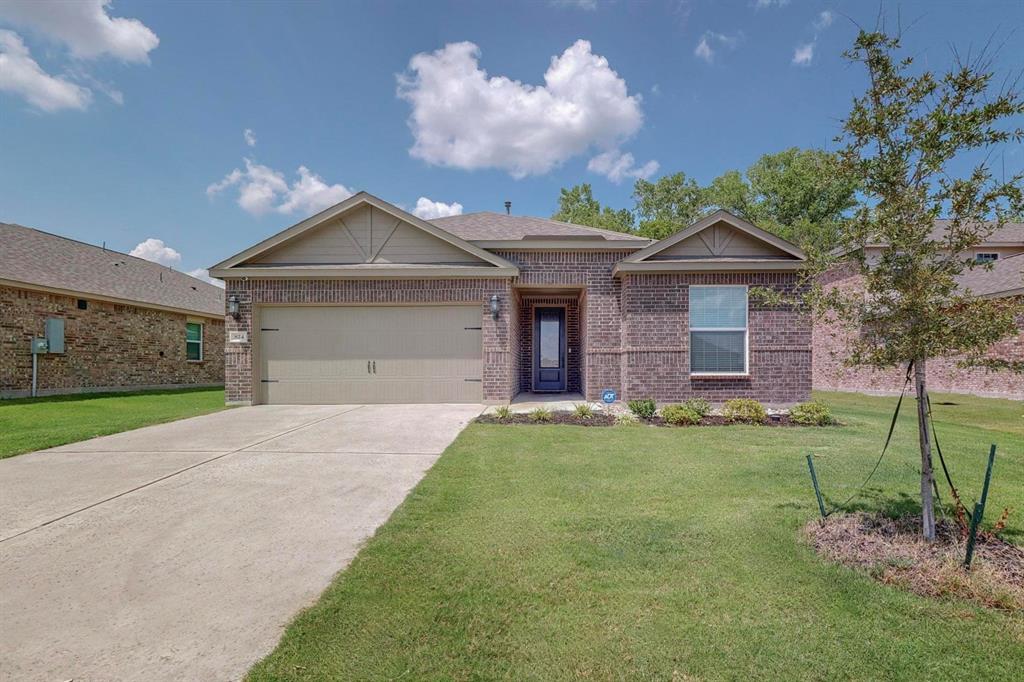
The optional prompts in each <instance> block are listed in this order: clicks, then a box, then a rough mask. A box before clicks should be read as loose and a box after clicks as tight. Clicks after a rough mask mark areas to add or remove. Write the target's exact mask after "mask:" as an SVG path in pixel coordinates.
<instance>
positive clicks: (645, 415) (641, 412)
mask: <svg viewBox="0 0 1024 682" xmlns="http://www.w3.org/2000/svg"><path fill="white" fill-rule="evenodd" d="M626 404H627V405H629V411H630V412H632V413H633V414H635V415H636V416H637V417H639V418H640V419H650V418H651V417H653V416H654V413H655V411H657V409H658V406H657V405H655V404H654V401H653V400H651V399H650V398H644V399H643V400H630V401H629V402H628V403H626Z"/></svg>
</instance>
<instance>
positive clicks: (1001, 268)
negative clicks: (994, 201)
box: [814, 220, 1024, 400]
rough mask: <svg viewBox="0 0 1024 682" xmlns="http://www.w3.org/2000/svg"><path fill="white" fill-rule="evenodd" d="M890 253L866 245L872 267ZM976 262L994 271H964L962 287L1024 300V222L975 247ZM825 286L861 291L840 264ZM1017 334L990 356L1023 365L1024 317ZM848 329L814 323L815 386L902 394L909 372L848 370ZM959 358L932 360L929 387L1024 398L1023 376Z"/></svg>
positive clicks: (937, 235) (938, 234) (939, 230)
mask: <svg viewBox="0 0 1024 682" xmlns="http://www.w3.org/2000/svg"><path fill="white" fill-rule="evenodd" d="M946 227H947V222H946V221H942V220H940V221H936V225H935V229H934V230H933V232H932V234H931V236H930V238H931V239H933V240H939V239H942V237H943V235H944V233H945V230H946ZM884 249H885V245H883V244H869V245H868V246H867V247H866V253H865V256H866V259H867V261H868V263H872V262H874V261H875V260H877V259H878V258H879V257H880V256H881V253H882V251H883V250H884ZM973 255H974V259H975V261H976V262H979V263H991V269H982V268H975V269H973V270H969V271H967V272H965V273H964V274H963V275H962V277H961V279H960V285H961V286H962V287H963V288H964V289H965V290H969V291H970V292H971V293H972V294H974V295H976V296H984V297H1018V298H1024V223H1008V224H1006V225H1004V226H1003V227H1002V228H1000V229H999V230H997V231H996V232H995V233H994V234H992V235H991V236H990V237H989V238H988V239H987V240H986V241H985V242H984V243H982V244H980V245H978V246H977V247H976V248H975V249H974V254H973ZM822 281H823V282H824V283H825V284H826V285H829V286H836V287H843V288H845V289H851V288H858V287H860V286H861V285H862V282H861V278H860V276H859V275H858V274H857V273H856V272H855V271H854V269H853V268H852V267H850V266H841V267H839V268H836V269H835V270H834V271H832V272H828V273H826V274H825V275H824V276H823V280H822ZM1018 329H1019V331H1018V333H1017V334H1016V336H1012V337H1010V338H1008V339H1004V340H1003V341H1000V342H999V343H997V344H995V345H994V346H993V347H992V348H991V349H989V356H991V357H994V358H1001V359H1004V360H1010V361H1017V362H1024V319H1021V320H1019V323H1018ZM850 334H851V332H850V331H849V330H846V329H843V328H842V327H840V326H839V325H837V324H836V323H835V321H834V320H832V319H828V318H825V319H820V320H816V321H815V323H814V388H816V389H821V390H830V391H860V392H869V393H892V392H898V391H899V390H900V389H901V388H902V387H903V383H904V375H905V369H902V368H892V369H887V370H877V369H872V368H868V367H846V366H844V364H843V359H844V358H845V357H846V356H847V348H848V345H849V343H850ZM961 361H962V358H960V357H940V358H931V359H929V360H928V363H927V364H928V386H929V389H930V390H932V391H939V392H948V393H971V394H975V395H981V396H989V397H1001V398H1014V399H1018V400H1020V399H1024V376H1022V375H1020V374H1014V373H1012V372H1007V371H990V370H987V369H984V368H973V367H961V366H960V362H961Z"/></svg>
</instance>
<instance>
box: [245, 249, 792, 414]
mask: <svg viewBox="0 0 1024 682" xmlns="http://www.w3.org/2000/svg"><path fill="white" fill-rule="evenodd" d="M628 253H630V252H628V251H621V250H620V251H579V252H541V251H538V252H532V251H501V252H497V254H498V255H499V256H501V257H503V258H506V259H507V260H510V261H512V262H514V263H516V265H518V267H519V269H520V276H519V277H518V278H515V279H512V280H508V279H447V280H249V281H243V280H230V281H229V282H228V288H227V294H228V295H229V296H230V295H237V296H238V297H239V300H240V302H241V305H240V308H241V315H240V319H239V320H237V321H235V320H233V319H228V322H227V326H228V330H242V331H246V332H248V338H249V342H248V343H245V344H228V348H227V351H226V357H225V366H226V367H225V373H226V386H227V393H228V400H230V401H233V402H250V401H252V399H253V397H252V348H251V342H252V340H253V338H254V334H253V330H252V310H253V305H254V304H255V305H259V304H261V303H262V304H299V303H322V304H334V305H344V304H347V303H369V304H373V303H381V304H384V303H410V304H411V303H445V302H451V303H470V302H472V303H477V304H479V305H480V306H481V319H482V326H483V332H484V385H483V389H484V399H485V400H487V401H505V400H508V399H510V398H512V397H513V396H514V395H515V394H516V393H518V392H520V391H525V390H530V387H531V386H532V368H533V363H532V346H533V312H532V311H533V307H534V306H536V305H539V304H540V302H541V301H548V302H551V303H549V304H559V305H566V306H568V309H567V312H568V314H567V333H568V338H567V343H568V345H569V346H570V347H573V348H574V352H572V353H570V354H569V355H568V363H569V367H568V377H567V379H568V386H567V388H568V390H569V391H580V392H582V393H584V395H586V396H587V398H588V399H591V400H597V399H599V398H600V396H601V392H602V391H603V390H604V389H609V388H610V389H614V390H615V391H616V392H617V393H618V394H619V396H620V397H621V398H623V399H630V398H642V397H653V398H655V399H657V400H658V401H660V402H667V401H675V400H681V399H684V398H687V397H690V396H703V397H706V398H708V399H709V400H715V401H719V400H725V399H728V398H734V397H753V398H757V399H758V400H763V401H766V402H772V403H788V402H794V401H797V400H804V399H806V398H807V396H808V395H809V393H810V385H811V341H810V339H811V325H810V321H809V319H808V318H807V317H806V316H803V315H799V314H797V313H795V312H793V311H791V310H787V309H784V308H779V309H769V308H766V307H763V306H760V305H758V304H757V303H756V302H752V303H751V308H750V369H751V372H750V376H749V377H741V378H733V377H730V378H721V377H719V378H710V377H690V374H689V333H688V332H689V329H688V315H687V310H688V288H687V287H688V285H689V284H711V283H721V284H750V285H762V286H772V287H777V288H782V289H787V288H791V287H793V286H795V276H794V275H792V274H779V273H759V274H707V275H703V274H694V275H685V274H679V275H630V276H627V277H626V278H625V279H624V280H620V279H617V278H615V277H613V276H612V269H613V267H614V265H615V263H616V262H618V261H619V260H620V259H622V258H623V257H624V256H625V255H626V254H628ZM624 281H625V282H626V283H625V284H624V283H623V282H624ZM553 288H563V289H566V294H565V295H562V294H561V293H557V292H551V291H549V290H550V289H553ZM493 294H498V296H499V300H500V301H501V311H500V314H499V318H498V320H497V321H495V320H493V319H492V318H491V315H490V312H489V300H490V297H491V296H492V295H493Z"/></svg>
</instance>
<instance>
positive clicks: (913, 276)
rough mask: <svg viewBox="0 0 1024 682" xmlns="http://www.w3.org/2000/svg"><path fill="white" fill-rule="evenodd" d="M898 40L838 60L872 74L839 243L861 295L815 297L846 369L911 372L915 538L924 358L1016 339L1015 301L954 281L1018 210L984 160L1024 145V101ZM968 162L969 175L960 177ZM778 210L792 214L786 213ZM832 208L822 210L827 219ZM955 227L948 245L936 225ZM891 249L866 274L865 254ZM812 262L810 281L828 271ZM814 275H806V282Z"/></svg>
mask: <svg viewBox="0 0 1024 682" xmlns="http://www.w3.org/2000/svg"><path fill="white" fill-rule="evenodd" d="M899 50H900V40H899V38H898V37H893V36H890V35H887V34H885V33H883V32H866V31H862V32H860V34H859V35H858V36H857V38H856V41H855V42H854V44H853V47H852V48H851V49H850V50H849V51H847V52H846V53H845V56H846V57H847V59H849V60H850V61H852V62H854V63H856V64H859V65H861V66H862V67H863V68H864V69H865V70H866V72H867V76H868V87H867V91H866V92H865V93H864V94H863V95H862V96H860V97H857V98H855V99H854V101H853V106H852V109H851V111H850V114H849V116H848V117H847V118H846V120H845V121H844V122H843V131H844V134H843V137H842V138H840V141H841V142H843V143H845V147H844V148H843V149H842V150H841V151H840V153H839V166H838V168H839V170H840V171H841V172H842V173H843V174H844V175H846V176H848V178H849V179H850V181H851V182H854V183H855V184H856V185H857V186H858V187H860V188H861V192H862V197H861V198H862V200H861V203H860V204H859V205H858V206H857V207H856V209H855V211H854V212H853V215H852V217H851V219H850V221H849V222H848V223H847V225H846V226H845V227H844V229H843V230H842V231H841V233H840V235H839V238H840V243H841V247H842V249H841V250H842V252H844V253H846V254H847V255H845V256H843V257H841V260H845V261H846V262H847V267H851V268H853V269H854V270H855V271H856V272H857V273H859V275H860V278H861V279H860V281H861V282H862V283H863V289H860V290H858V289H855V288H842V287H835V288H828V287H823V286H820V285H816V286H815V287H814V289H813V294H812V296H811V297H810V300H811V301H812V303H813V304H814V305H815V306H816V307H817V308H818V310H819V312H821V313H827V314H829V315H831V316H834V318H835V319H836V320H837V321H838V322H839V323H840V324H841V325H843V326H844V327H846V328H847V329H848V330H849V331H850V333H851V338H852V339H853V341H852V345H851V347H850V352H849V357H848V362H849V363H850V364H854V365H867V366H873V367H878V368H887V367H893V366H901V365H902V366H907V365H908V364H909V363H912V365H913V377H914V382H915V389H916V395H917V418H918V430H919V445H920V454H921V504H922V510H923V514H922V517H923V520H922V534H923V535H924V537H925V538H927V539H929V540H931V539H934V537H935V511H934V501H933V499H932V490H933V487H934V480H933V468H932V454H931V439H932V436H931V434H930V432H929V425H928V420H927V411H928V407H927V377H928V374H927V369H928V361H929V360H930V359H931V358H935V357H938V356H947V355H960V356H963V357H965V358H967V360H968V361H970V360H971V359H979V360H980V359H981V358H982V357H983V356H984V355H985V353H986V351H987V350H988V349H989V348H990V346H991V345H992V344H993V343H995V342H997V341H999V340H1000V339H1003V338H1005V337H1007V336H1009V335H1011V334H1015V333H1016V332H1017V326H1016V322H1015V318H1016V317H1017V316H1019V315H1021V314H1024V307H1022V305H1021V304H1020V302H1018V301H1015V300H1014V299H1009V298H1001V299H988V298H979V297H975V296H972V295H970V293H969V292H966V291H963V290H962V289H961V288H960V286H959V285H958V277H959V276H960V275H961V274H963V273H964V272H965V271H966V270H968V269H969V268H973V267H980V266H976V265H975V264H974V263H973V261H972V258H971V256H972V253H973V247H975V246H976V245H978V244H980V243H981V242H983V241H984V240H985V239H986V238H988V237H989V236H990V235H991V234H992V233H993V232H994V231H995V230H996V229H998V228H999V227H1001V226H1002V225H1003V224H1004V222H1005V221H1006V219H1007V216H1009V215H1011V214H1012V213H1014V212H1020V211H1021V210H1022V208H1024V200H1022V184H1024V175H1022V174H1018V175H1016V176H1013V177H1009V178H1005V177H999V178H997V177H996V176H995V174H994V173H993V172H992V170H991V169H990V168H989V166H988V163H987V156H986V154H985V152H986V151H987V150H991V149H993V148H995V147H997V146H999V145H1002V144H1005V143H1008V142H1013V141H1017V142H1019V141H1021V140H1022V139H1024V131H1022V129H1021V128H1020V127H1019V124H1020V119H1019V118H1016V117H1019V116H1021V115H1022V114H1024V103H1022V100H1021V97H1020V94H1019V92H1017V91H1016V90H1014V89H1012V88H1010V89H1005V88H1004V89H1000V90H994V88H993V87H992V80H993V74H992V72H991V70H990V62H989V61H987V59H986V58H985V57H984V56H982V57H981V58H977V59H974V60H971V61H968V62H964V61H960V60H957V61H956V62H955V63H954V65H953V67H952V68H951V69H950V70H949V71H948V72H947V73H945V74H943V75H941V76H936V75H934V74H933V73H931V72H929V71H922V72H919V73H915V72H914V63H913V59H912V58H910V57H901V56H899V54H898V53H899ZM961 162H963V163H973V168H971V170H970V171H969V172H967V173H965V174H962V175H960V174H957V173H956V172H955V169H954V166H955V165H958V164H959V163H961ZM778 210H780V211H781V210H786V209H785V207H783V208H780V209H778ZM826 210H828V209H826ZM942 215H944V216H945V217H947V218H949V229H948V230H947V231H946V232H945V233H944V234H935V233H934V229H933V228H934V224H935V219H936V218H938V217H940V216H942ZM869 243H881V244H886V245H887V246H886V248H885V249H884V252H883V253H882V255H881V257H880V258H879V259H878V260H877V262H874V263H868V262H867V261H866V259H865V257H864V247H865V245H867V244H869ZM836 265H837V263H835V262H834V259H832V258H821V259H819V260H818V261H817V263H816V267H815V268H814V270H815V271H819V272H820V271H821V270H822V269H823V268H828V267H835V266H836ZM812 274H813V273H812Z"/></svg>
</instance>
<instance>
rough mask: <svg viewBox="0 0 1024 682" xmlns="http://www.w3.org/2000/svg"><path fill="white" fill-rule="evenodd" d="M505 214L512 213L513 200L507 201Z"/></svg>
mask: <svg viewBox="0 0 1024 682" xmlns="http://www.w3.org/2000/svg"><path fill="white" fill-rule="evenodd" d="M505 215H512V202H511V201H506V202H505Z"/></svg>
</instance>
